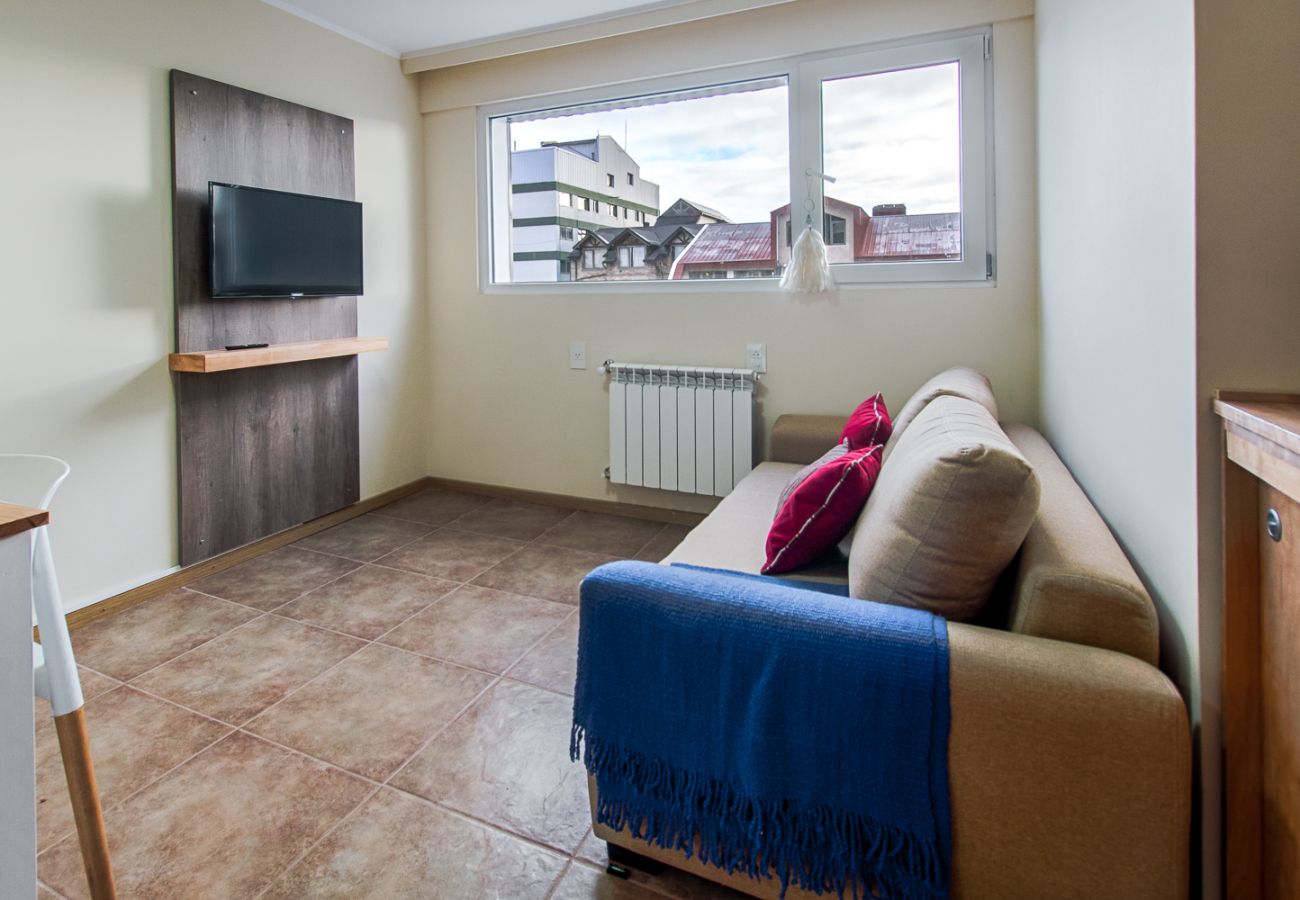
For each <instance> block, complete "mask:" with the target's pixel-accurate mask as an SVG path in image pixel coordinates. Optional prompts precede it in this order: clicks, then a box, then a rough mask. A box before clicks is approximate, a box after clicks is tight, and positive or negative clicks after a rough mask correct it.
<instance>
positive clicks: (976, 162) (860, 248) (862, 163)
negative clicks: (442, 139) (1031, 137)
mask: <svg viewBox="0 0 1300 900" xmlns="http://www.w3.org/2000/svg"><path fill="white" fill-rule="evenodd" d="M990 34H991V32H990V30H989V29H971V30H968V31H965V32H959V33H953V34H950V35H945V36H939V37H935V38H929V39H920V40H912V41H906V42H905V41H897V42H891V43H889V44H882V45H879V46H875V47H867V48H851V49H846V50H843V51H840V52H837V53H820V54H815V55H809V56H801V57H790V58H786V59H783V60H776V61H772V62H766V63H761V64H755V65H752V66H745V67H736V68H733V69H729V70H712V71H710V72H709V73H708V74H707V75H680V76H670V77H665V78H658V79H653V80H648V81H644V82H639V83H636V84H632V85H622V86H620V87H619V88H618V89H617V91H618V92H615V90H616V89H614V88H609V89H591V90H586V91H580V92H574V93H572V94H568V95H563V96H553V97H548V98H547V99H546V100H545V101H538V103H537V105H535V106H531V107H530V106H529V105H528V103H527V101H511V102H510V103H508V104H499V105H496V106H492V107H484V108H480V110H479V121H480V124H481V126H482V127H481V128H480V129H479V134H480V135H481V138H480V141H481V143H480V152H481V158H482V159H484V160H486V162H487V164H486V167H485V168H484V169H483V170H482V171H483V172H484V175H483V179H484V180H483V183H482V185H481V188H480V204H481V207H480V215H479V217H478V219H479V222H480V223H481V224H480V248H481V250H480V252H481V261H480V266H481V272H482V278H481V283H482V284H484V285H490V284H511V283H528V282H538V281H546V280H549V278H553V277H554V276H548V275H547V272H548V270H547V269H546V267H544V266H542V265H540V264H538V263H536V262H534V261H536V260H544V259H551V258H558V257H551V256H549V255H548V254H549V253H550V252H551V251H552V248H550V247H542V246H539V245H538V244H539V239H538V237H537V233H538V232H539V231H541V229H536V228H533V229H529V228H528V227H527V226H526V225H525V224H524V223H523V222H522V221H521V223H520V225H519V226H515V225H514V224H513V222H514V220H515V219H519V220H528V221H529V222H530V223H536V222H537V220H539V219H545V218H547V217H550V216H555V215H557V213H556V212H555V211H554V210H552V209H548V207H547V204H548V203H551V202H557V203H562V202H563V199H564V198H565V197H566V196H567V198H568V199H569V201H570V202H571V203H573V204H575V206H574V208H575V209H576V208H577V207H576V204H577V202H578V199H579V196H580V195H582V194H589V195H595V196H597V197H608V198H609V199H608V200H598V199H594V197H592V196H582V209H583V210H585V211H587V212H595V213H597V214H601V213H602V212H604V214H607V215H609V216H610V217H611V218H615V219H617V218H620V216H619V207H622V216H621V218H622V219H623V220H624V221H627V220H629V219H630V220H632V221H635V222H636V223H637V224H638V225H640V224H649V223H650V222H651V221H654V220H655V218H656V214H653V213H651V214H647V213H646V212H645V210H646V209H650V210H658V209H664V210H668V209H669V208H670V207H673V206H674V204H675V201H676V200H677V199H679V198H682V199H686V200H688V201H690V202H692V203H696V204H700V205H702V206H704V207H707V208H710V209H716V210H719V211H720V212H721V215H722V216H723V217H725V219H726V220H729V221H730V222H731V223H734V224H736V225H749V226H751V228H753V229H754V230H755V231H756V232H757V230H758V229H759V226H760V225H761V226H764V227H765V228H766V229H767V233H768V234H775V235H777V236H778V239H777V241H776V244H777V245H776V246H769V247H768V249H767V252H768V257H767V259H766V260H765V259H764V258H763V257H762V255H758V256H755V255H754V253H753V248H752V247H748V248H746V253H747V255H746V256H745V257H742V258H740V259H736V260H730V259H727V258H725V253H726V252H728V249H727V247H726V246H725V242H723V245H722V246H720V247H719V248H718V249H717V251H716V252H720V253H723V254H724V256H723V257H721V258H719V262H718V268H717V269H716V270H713V271H710V272H699V271H692V272H689V273H687V277H689V278H692V279H710V278H728V277H731V278H735V277H745V278H756V277H770V276H771V274H772V273H776V272H780V271H782V270H783V269H784V267H785V266H786V265H787V264H788V262H789V259H790V252H791V245H792V244H793V242H794V240H795V239H797V238H798V236H799V233H800V232H801V231H802V230H803V227H804V223H805V222H806V221H811V222H815V223H818V224H819V225H820V227H821V232H822V236H823V238H824V239H825V241H826V245H827V249H828V255H829V257H830V260H831V263H832V273H833V275H834V278H835V280H836V281H837V282H839V283H841V284H852V283H859V282H862V283H865V282H881V283H891V282H892V283H902V282H943V281H985V280H987V279H989V278H991V277H992V272H993V259H994V255H993V250H994V228H993V221H992V203H991V198H992V196H993V184H992V158H991V153H990V148H989V145H988V135H989V133H990V128H989V120H988V118H989V104H988V100H987V95H988V93H989V88H990V80H989V74H988V73H989V71H990V66H991V63H990V62H989V59H990V57H991V52H990V50H991V45H990ZM706 79H708V80H706ZM624 129H626V130H627V133H630V134H632V135H634V137H635V139H634V140H633V141H632V142H631V151H630V153H631V157H632V164H634V165H635V164H639V165H640V171H637V172H633V171H626V170H625V169H623V171H624V174H625V176H626V178H625V180H626V184H623V183H621V182H622V181H623V180H624V179H619V178H618V175H617V172H609V171H607V169H606V168H605V167H606V166H609V165H611V164H612V165H617V164H618V162H619V160H618V158H615V159H610V158H609V156H610V155H611V154H615V153H617V154H624V151H625V148H622V147H621V146H619V142H618V140H617V139H616V138H615V137H614V135H621V134H623V133H624ZM602 155H604V156H605V157H606V158H604V159H602V158H601V157H602ZM621 158H623V159H626V158H627V156H626V155H622V157H621ZM822 173H824V174H825V175H826V176H829V178H828V179H827V180H823V179H822V178H821V177H820V176H821V175H822ZM830 179H833V181H831V180H830ZM554 197H559V198H561V199H560V200H559V201H553V200H551V198H554ZM602 203H605V204H606V206H608V207H609V208H608V210H603V209H602V205H601V204H602ZM557 208H558V206H557ZM629 211H631V215H629ZM679 213H680V210H679ZM609 221H610V220H609V219H606V222H609ZM685 224H691V222H690V220H688V221H687V222H686V223H685ZM696 224H699V225H703V226H704V231H703V232H701V235H700V236H699V237H697V240H702V241H705V242H706V243H707V237H708V229H709V226H708V225H707V222H706V221H701V222H698V223H696ZM551 233H552V234H554V233H555V232H551ZM782 237H783V238H784V240H783V241H782V240H780V238H782ZM565 240H568V238H564V237H561V238H559V239H558V241H560V242H562V241H565ZM764 243H766V244H770V243H772V239H771V238H770V237H768V238H766V239H765V241H764ZM567 246H569V245H565V246H564V247H561V246H556V247H555V248H553V249H554V252H557V253H561V252H563V251H564V250H565V249H566V248H567ZM670 252H671V254H672V255H673V256H674V257H675V256H676V255H677V254H678V253H679V252H680V251H678V250H676V249H673V250H671V251H670ZM643 253H644V250H643ZM614 257H615V258H617V260H618V262H619V265H620V266H625V265H629V264H630V267H632V268H640V264H638V263H635V262H631V257H627V259H628V260H629V263H625V262H624V259H625V257H624V256H623V255H622V253H621V252H620V253H618V254H614ZM711 258H712V257H711ZM584 260H585V257H584ZM741 265H748V266H750V267H749V268H739V266H741ZM586 267H587V268H599V267H600V266H599V265H597V264H596V263H595V261H594V259H593V260H592V262H591V264H590V265H587V266H586ZM729 270H730V271H731V275H730V276H729V275H728V271H729ZM549 271H554V270H549ZM667 274H668V273H667V272H666V271H660V270H659V267H650V268H649V269H647V270H646V271H645V272H644V273H641V272H638V274H637V277H644V278H647V279H651V278H664V277H667Z"/></svg>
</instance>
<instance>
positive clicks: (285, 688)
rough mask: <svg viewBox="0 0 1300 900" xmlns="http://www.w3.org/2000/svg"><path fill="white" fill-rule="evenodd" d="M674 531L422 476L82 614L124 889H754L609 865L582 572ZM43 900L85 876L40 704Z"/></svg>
mask: <svg viewBox="0 0 1300 900" xmlns="http://www.w3.org/2000/svg"><path fill="white" fill-rule="evenodd" d="M683 533H684V530H683V529H681V528H678V527H676V526H671V525H668V526H660V525H657V524H653V523H648V522H644V521H640V520H635V519H624V518H617V517H613V516H604V515H594V514H591V513H585V512H572V511H569V510H563V509H557V508H555V507H550V506H538V505H534V504H528V503H519V502H515V501H506V500H490V499H489V498H486V497H480V496H476V495H471V494H461V493H455V492H450V491H425V492H423V493H421V494H417V495H414V496H412V497H409V498H407V499H404V500H401V501H399V502H397V503H395V504H393V505H391V506H388V507H385V508H384V509H382V510H379V511H377V512H375V513H372V514H370V515H367V516H362V517H360V518H357V519H353V520H352V521H350V522H347V523H345V524H343V525H339V526H337V527H335V528H333V529H330V530H329V531H324V532H321V533H319V534H316V535H313V536H311V537H309V538H305V539H304V540H302V541H300V542H298V544H296V545H294V546H291V547H285V548H283V549H281V550H277V551H275V552H273V553H270V554H267V555H265V556H262V557H260V558H258V559H255V560H253V561H251V562H247V563H244V564H243V565H241V566H237V567H235V568H233V569H228V570H226V571H224V572H221V573H219V574H217V575H213V576H211V577H209V578H206V579H203V580H202V581H199V582H196V583H194V584H193V585H191V586H190V587H189V588H185V589H181V590H177V591H172V592H171V593H168V594H165V595H163V596H161V597H158V598H155V599H153V600H150V601H148V602H146V603H144V604H141V605H139V606H136V607H133V608H132V609H129V610H127V611H125V612H123V613H119V614H118V615H116V616H113V617H110V618H108V619H103V620H100V621H98V622H95V623H94V624H92V625H89V626H87V627H85V628H83V629H80V630H78V631H76V632H74V634H73V643H74V645H75V647H76V651H77V655H78V661H79V663H80V664H81V665H82V667H83V668H82V683H83V686H84V690H85V693H86V696H87V698H88V700H87V704H86V714H87V717H88V720H89V728H90V733H91V748H92V752H93V753H94V756H95V763H96V769H97V773H98V777H99V782H100V787H101V790H102V793H103V799H104V805H105V812H106V818H107V821H108V829H109V840H110V845H111V850H112V855H113V861H114V865H115V868H116V875H117V883H118V888H119V893H120V895H121V896H122V897H124V898H130V897H149V898H155V897H156V898H168V900H171V898H185V900H188V898H204V897H230V898H239V897H248V898H254V897H267V898H277V900H284V898H296V897H338V898H364V897H374V898H383V900H388V898H479V897H483V898H521V900H527V898H538V900H546V898H555V900H597V898H598V900H656V898H663V897H676V898H688V900H696V898H724V897H732V898H734V897H738V896H739V895H736V894H733V893H731V892H729V891H725V890H723V889H721V888H717V887H715V886H713V885H711V884H709V883H708V882H704V881H701V880H699V879H696V878H693V877H691V876H689V875H685V874H683V873H680V872H673V871H667V872H664V873H662V874H660V875H656V876H649V875H646V874H644V873H640V872H637V873H634V874H633V877H632V879H631V880H630V881H620V880H618V879H615V878H612V877H610V876H608V875H606V874H604V871H603V869H604V862H605V855H604V844H603V843H602V842H600V841H598V840H596V838H595V837H594V836H593V835H592V834H591V830H590V827H589V826H590V821H589V811H588V805H587V792H586V779H585V773H584V772H583V770H582V767H581V766H580V765H576V764H573V763H570V762H569V758H568V743H569V718H570V714H571V712H572V701H571V699H570V695H571V694H572V691H573V679H574V651H575V647H576V643H577V636H578V622H577V609H576V603H577V584H578V581H579V580H580V579H581V577H582V575H583V574H584V573H586V572H587V571H588V570H590V569H591V568H592V567H594V566H597V565H600V564H601V563H603V562H608V561H610V560H613V559H621V558H641V559H658V558H660V557H662V556H663V555H664V554H666V553H667V552H668V551H669V550H671V549H672V547H673V545H674V544H675V543H676V542H677V541H679V540H680V539H681V537H682V535H683ZM36 739H37V754H38V773H37V775H38V777H37V780H38V790H39V806H38V830H39V841H40V848H41V852H40V858H39V870H40V878H41V881H42V893H41V897H42V898H47V897H66V898H78V897H84V896H86V888H85V880H84V877H83V875H82V870H81V862H80V857H79V854H78V849H77V842H76V835H75V833H74V832H73V824H72V816H71V811H70V808H69V806H68V802H67V791H66V787H65V786H64V784H63V772H62V768H61V766H60V763H59V759H58V747H57V741H56V740H55V737H54V729H53V725H52V724H51V722H50V720H49V719H48V714H45V715H42V714H41V711H39V710H38V716H37V722H36Z"/></svg>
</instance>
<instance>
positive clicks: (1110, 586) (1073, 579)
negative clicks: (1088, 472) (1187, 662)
mask: <svg viewBox="0 0 1300 900" xmlns="http://www.w3.org/2000/svg"><path fill="white" fill-rule="evenodd" d="M1004 429H1005V430H1006V432H1007V436H1008V437H1010V438H1011V440H1012V441H1013V442H1014V443H1015V445H1016V446H1017V447H1019V448H1020V452H1021V453H1023V454H1024V456H1025V458H1026V459H1027V460H1029V462H1030V464H1031V465H1032V466H1033V467H1034V471H1035V472H1036V473H1037V475H1038V483H1039V490H1040V500H1039V504H1038V515H1037V517H1036V518H1035V519H1034V524H1033V525H1032V526H1031V527H1030V529H1029V534H1028V535H1027V536H1026V537H1025V541H1024V543H1023V544H1022V545H1021V548H1020V553H1019V555H1018V557H1017V559H1016V561H1015V562H1013V563H1012V570H1011V571H1009V572H1008V573H1007V574H1008V576H1010V582H1011V590H1010V597H1009V604H1010V606H1009V611H1008V618H1007V622H1006V628H1007V630H1009V631H1015V632H1019V633H1021V634H1029V635H1034V636H1036V637H1043V638H1052V639H1054V640H1060V641H1070V642H1072V643H1075V644H1087V645H1089V646H1092V647H1101V648H1104V649H1107V650H1116V651H1118V652H1120V653H1126V654H1128V655H1129V656H1135V657H1137V658H1138V659H1141V660H1144V661H1146V662H1149V663H1151V664H1152V665H1156V664H1157V661H1158V659H1159V627H1158V624H1157V621H1156V610H1155V605H1154V604H1153V603H1152V602H1151V596H1150V595H1149V594H1148V593H1147V591H1146V588H1145V587H1143V585H1142V581H1141V580H1140V579H1139V578H1138V576H1137V573H1136V572H1135V571H1134V570H1133V566H1132V565H1131V564H1130V563H1129V561H1128V558H1127V557H1126V556H1125V555H1124V551H1123V550H1121V549H1120V546H1119V544H1118V543H1117V542H1116V540H1115V537H1114V535H1112V534H1111V532H1110V529H1109V528H1108V527H1106V523H1105V522H1104V521H1102V518H1101V515H1100V514H1099V513H1098V512H1097V510H1096V509H1095V508H1094V507H1093V505H1092V503H1091V502H1089V500H1088V498H1087V497H1086V496H1085V495H1084V493H1083V490H1082V488H1080V487H1079V485H1078V483H1077V482H1075V480H1074V477H1073V476H1072V475H1071V474H1070V471H1069V470H1068V469H1067V468H1066V467H1065V464H1064V463H1063V462H1061V460H1060V458H1059V457H1058V456H1057V455H1056V451H1055V450H1053V449H1052V447H1051V445H1050V444H1048V443H1047V440H1046V439H1045V438H1043V436H1042V435H1040V434H1039V433H1038V432H1037V431H1035V430H1034V429H1032V428H1030V427H1029V426H1027V425H1006V426H1004Z"/></svg>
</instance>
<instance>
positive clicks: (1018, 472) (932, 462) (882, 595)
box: [849, 396, 1039, 621]
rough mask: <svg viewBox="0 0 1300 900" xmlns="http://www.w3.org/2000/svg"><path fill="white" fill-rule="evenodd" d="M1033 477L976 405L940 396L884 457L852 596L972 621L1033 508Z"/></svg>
mask: <svg viewBox="0 0 1300 900" xmlns="http://www.w3.org/2000/svg"><path fill="white" fill-rule="evenodd" d="M1038 493H1039V487H1038V478H1037V476H1036V475H1035V474H1034V470H1033V468H1032V467H1031V466H1030V465H1029V462H1028V461H1027V460H1026V459H1025V457H1024V456H1023V455H1022V454H1021V453H1020V451H1019V450H1018V449H1017V448H1016V446H1015V445H1014V444H1013V443H1011V441H1010V439H1008V438H1007V436H1006V434H1005V433H1004V432H1003V431H1002V429H1001V428H1000V427H999V426H998V423H997V421H996V420H995V419H994V418H993V415H992V414H991V413H990V412H989V410H987V409H986V408H985V407H984V406H983V405H982V404H980V403H977V402H975V401H973V400H968V399H966V398H964V397H952V396H940V397H936V398H934V399H932V400H931V401H930V402H929V403H928V404H926V405H925V407H924V408H923V409H922V410H921V411H920V412H919V413H918V414H917V416H916V417H915V419H914V420H913V422H912V423H911V425H910V426H909V427H908V428H907V432H906V433H905V434H904V435H903V437H902V439H901V440H899V442H898V443H897V445H896V446H895V450H894V453H893V455H891V456H890V457H889V459H888V460H886V462H885V465H884V468H883V469H882V470H881V472H880V480H879V482H878V483H877V484H876V488H875V490H874V491H873V492H872V494H871V498H870V499H869V500H868V501H867V505H866V507H865V508H864V509H863V510H862V515H861V517H860V518H859V519H858V524H857V527H856V530H855V531H854V533H853V544H852V547H851V549H850V552H849V592H850V594H851V595H852V596H854V597H857V598H860V599H866V600H877V601H880V602H883V603H897V604H901V605H903V606H912V607H917V608H919V609H926V610H929V611H931V612H933V613H936V614H938V615H941V616H943V617H945V618H947V619H952V620H955V621H965V620H969V619H972V618H974V617H975V616H976V615H977V614H978V613H979V611H980V609H981V608H982V607H983V606H984V604H985V602H987V600H988V597H989V594H990V593H992V591H993V585H994V582H995V581H996V580H997V577H998V575H999V574H1001V572H1002V570H1003V569H1005V568H1006V567H1007V565H1008V563H1010V562H1011V560H1012V558H1013V557H1014V556H1015V554H1016V551H1017V550H1018V549H1019V547H1020V544H1021V543H1022V542H1023V541H1024V539H1025V535H1026V534H1027V533H1028V531H1029V527H1030V525H1032V524H1033V521H1034V516H1035V515H1036V513H1037V511H1038Z"/></svg>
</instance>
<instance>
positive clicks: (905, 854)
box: [569, 722, 947, 900]
mask: <svg viewBox="0 0 1300 900" xmlns="http://www.w3.org/2000/svg"><path fill="white" fill-rule="evenodd" d="M584 743H585V745H586V749H585V752H584V751H583V744H584ZM569 756H570V758H572V759H573V760H575V761H577V760H578V759H579V758H581V759H582V761H583V763H584V765H586V767H587V771H588V772H590V773H591V774H592V775H593V776H594V777H595V778H596V787H597V791H598V794H599V803H598V805H597V809H596V820H597V821H598V822H600V823H601V824H603V825H607V826H608V827H610V828H612V829H614V830H615V831H624V830H625V831H627V832H628V834H630V835H631V836H632V837H635V838H638V839H640V840H644V841H647V842H649V843H651V844H653V845H655V846H657V847H662V848H664V849H666V850H673V851H680V852H682V853H684V854H685V855H686V857H687V858H690V857H692V856H694V855H696V854H698V855H699V858H700V859H701V860H702V861H704V862H706V863H708V864H710V865H713V866H717V867H719V868H721V869H724V870H725V871H726V872H727V873H728V874H734V873H736V872H742V873H744V874H745V875H748V876H749V877H750V878H755V879H758V878H765V877H768V876H775V877H776V878H778V879H779V880H780V883H781V896H782V897H784V896H785V892H786V890H787V889H788V888H789V886H790V885H792V884H793V885H796V886H798V887H800V888H802V889H804V890H807V891H811V892H813V893H816V894H819V895H820V894H824V893H826V892H828V891H833V892H834V893H836V894H837V895H838V896H839V897H840V898H843V897H844V896H845V894H846V892H847V893H848V894H849V895H850V896H851V897H853V898H854V900H858V898H862V897H870V898H882V900H932V898H936V897H946V896H947V889H946V884H947V871H946V865H945V863H944V860H943V858H942V853H941V852H940V849H939V846H938V842H937V841H936V840H935V839H933V838H926V837H923V836H920V835H917V834H913V833H911V832H907V831H902V830H899V829H894V828H888V827H885V826H882V825H881V824H880V823H878V822H876V821H874V820H872V819H869V818H867V817H866V816H863V815H861V814H857V813H853V812H849V811H846V810H842V809H835V808H832V807H829V806H826V805H805V804H800V803H797V802H793V801H780V802H773V801H771V800H767V799H764V798H757V797H752V796H748V795H747V794H745V793H744V792H743V791H742V790H740V789H739V788H737V787H735V786H734V785H731V784H728V783H726V782H724V781H720V780H718V779H715V778H710V777H706V776H702V775H700V774H697V773H695V772H690V771H686V770H683V769H681V768H679V767H676V766H673V765H671V764H669V763H667V762H665V761H664V760H662V759H659V758H656V757H652V756H647V755H645V754H643V753H638V752H637V751H634V750H630V749H628V748H626V747H622V746H618V745H615V744H611V743H607V742H604V741H601V740H599V739H597V738H593V737H592V736H591V735H590V734H588V733H587V732H586V729H585V728H584V727H583V726H582V725H580V724H578V723H576V722H575V723H574V724H573V729H572V732H571V734H570V739H569Z"/></svg>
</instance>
